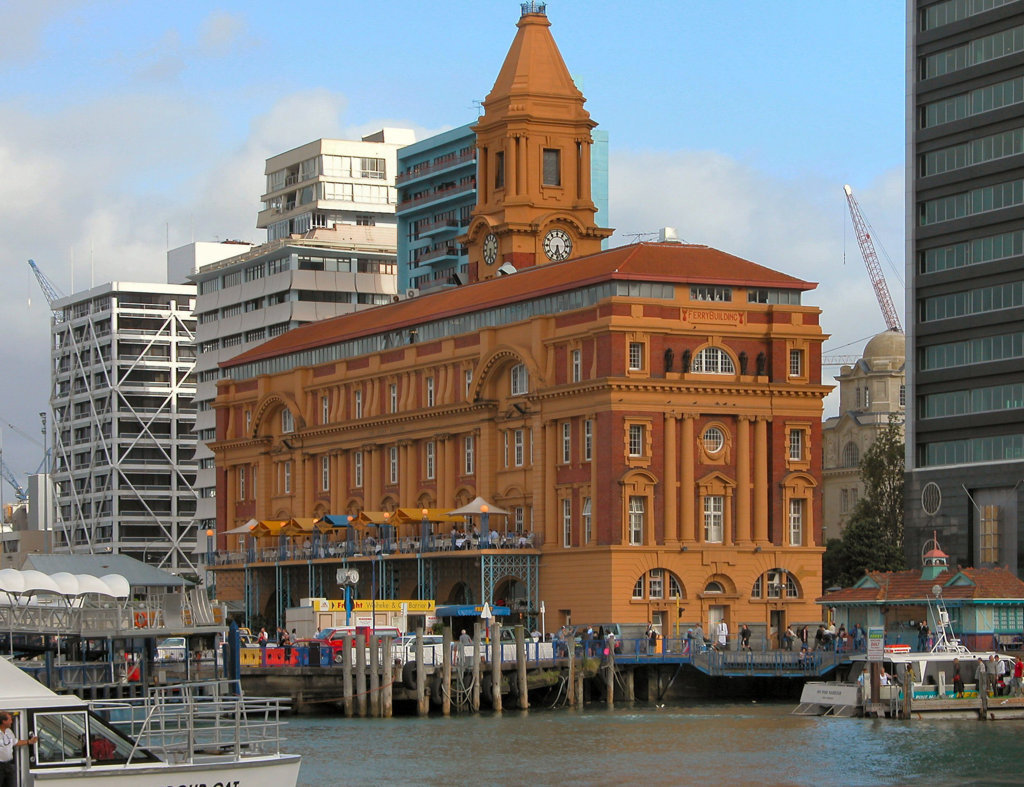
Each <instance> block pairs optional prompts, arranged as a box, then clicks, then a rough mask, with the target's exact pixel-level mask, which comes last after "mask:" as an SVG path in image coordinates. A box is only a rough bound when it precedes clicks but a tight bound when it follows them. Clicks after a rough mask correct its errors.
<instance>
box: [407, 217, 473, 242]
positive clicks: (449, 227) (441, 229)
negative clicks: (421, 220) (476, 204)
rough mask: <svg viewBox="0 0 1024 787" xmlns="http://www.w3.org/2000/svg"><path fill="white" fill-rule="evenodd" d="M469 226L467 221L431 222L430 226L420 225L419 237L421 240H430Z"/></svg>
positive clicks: (447, 220) (443, 220) (445, 220)
mask: <svg viewBox="0 0 1024 787" xmlns="http://www.w3.org/2000/svg"><path fill="white" fill-rule="evenodd" d="M468 224H469V222H468V221H459V220H458V219H442V220H441V221H432V222H430V224H421V225H420V227H419V236H420V237H421V238H430V237H433V236H435V235H443V234H445V233H447V232H451V231H453V230H458V229H459V228H461V227H465V226H467V225H468Z"/></svg>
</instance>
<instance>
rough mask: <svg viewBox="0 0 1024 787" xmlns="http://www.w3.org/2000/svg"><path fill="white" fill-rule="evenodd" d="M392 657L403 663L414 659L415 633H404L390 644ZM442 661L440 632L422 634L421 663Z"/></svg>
mask: <svg viewBox="0 0 1024 787" xmlns="http://www.w3.org/2000/svg"><path fill="white" fill-rule="evenodd" d="M391 653H392V657H393V658H394V659H395V660H396V661H398V662H400V663H402V664H405V663H406V662H409V661H413V662H414V661H416V635H415V634H404V635H402V636H401V637H399V638H398V639H397V640H396V641H395V642H394V644H392V646H391ZM443 661H444V637H442V636H441V635H440V634H424V635H423V663H424V664H441V663H442V662H443Z"/></svg>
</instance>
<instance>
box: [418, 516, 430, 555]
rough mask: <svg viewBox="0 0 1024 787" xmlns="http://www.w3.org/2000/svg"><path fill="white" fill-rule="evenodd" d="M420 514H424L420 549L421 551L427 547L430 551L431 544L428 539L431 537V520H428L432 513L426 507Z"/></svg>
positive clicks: (421, 522) (421, 525) (421, 521)
mask: <svg viewBox="0 0 1024 787" xmlns="http://www.w3.org/2000/svg"><path fill="white" fill-rule="evenodd" d="M420 514H421V515H422V516H423V519H422V520H420V550H419V551H420V552H422V551H423V550H424V549H427V550H428V551H429V548H430V545H429V542H428V541H427V539H428V538H430V520H428V519H427V517H428V516H429V515H430V511H428V510H427V509H426V508H423V509H420Z"/></svg>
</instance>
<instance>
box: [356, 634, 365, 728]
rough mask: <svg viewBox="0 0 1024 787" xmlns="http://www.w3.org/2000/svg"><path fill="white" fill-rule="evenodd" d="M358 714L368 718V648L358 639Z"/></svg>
mask: <svg viewBox="0 0 1024 787" xmlns="http://www.w3.org/2000/svg"><path fill="white" fill-rule="evenodd" d="M355 651H356V676H355V677H356V681H355V683H356V712H357V713H358V714H359V716H360V718H362V717H365V716H366V647H365V646H364V645H363V643H362V642H361V641H359V638H358V637H357V638H356V646H355Z"/></svg>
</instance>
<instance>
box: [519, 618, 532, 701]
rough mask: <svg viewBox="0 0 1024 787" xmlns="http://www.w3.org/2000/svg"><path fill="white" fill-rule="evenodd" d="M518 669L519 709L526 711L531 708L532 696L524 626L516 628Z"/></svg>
mask: <svg viewBox="0 0 1024 787" xmlns="http://www.w3.org/2000/svg"><path fill="white" fill-rule="evenodd" d="M516 669H517V673H516V674H517V677H518V679H517V681H516V683H517V684H518V685H519V692H518V694H519V708H520V710H526V709H527V708H529V707H530V695H529V692H528V691H527V684H526V633H525V628H524V627H523V626H516Z"/></svg>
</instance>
